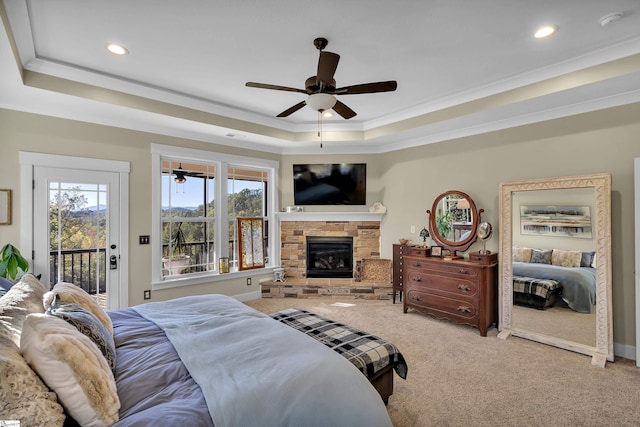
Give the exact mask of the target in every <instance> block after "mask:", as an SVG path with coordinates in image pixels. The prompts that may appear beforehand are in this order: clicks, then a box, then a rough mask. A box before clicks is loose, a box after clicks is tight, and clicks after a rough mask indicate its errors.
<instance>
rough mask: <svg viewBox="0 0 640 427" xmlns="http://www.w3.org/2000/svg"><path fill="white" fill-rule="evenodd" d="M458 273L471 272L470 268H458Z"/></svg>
mask: <svg viewBox="0 0 640 427" xmlns="http://www.w3.org/2000/svg"><path fill="white" fill-rule="evenodd" d="M458 273H460V274H469V270H467V269H466V268H461V269H459V270H458Z"/></svg>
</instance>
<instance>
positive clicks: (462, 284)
mask: <svg viewBox="0 0 640 427" xmlns="http://www.w3.org/2000/svg"><path fill="white" fill-rule="evenodd" d="M404 283H405V286H407V287H411V288H421V290H422V291H427V292H430V291H436V292H447V293H451V294H454V295H456V296H464V297H475V296H476V295H478V282H477V280H469V279H467V278H459V277H454V276H441V275H439V274H434V272H433V271H429V272H426V271H424V270H420V269H415V268H410V269H407V271H406V272H405V279H404Z"/></svg>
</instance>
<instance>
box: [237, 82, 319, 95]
mask: <svg viewBox="0 0 640 427" xmlns="http://www.w3.org/2000/svg"><path fill="white" fill-rule="evenodd" d="M245 86H247V87H255V88H258V89H271V90H284V91H287V92H299V93H307V91H306V90H304V89H296V88H294V87H287V86H278V85H269V84H265V83H256V82H247V83H245Z"/></svg>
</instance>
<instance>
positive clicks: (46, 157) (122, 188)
mask: <svg viewBox="0 0 640 427" xmlns="http://www.w3.org/2000/svg"><path fill="white" fill-rule="evenodd" d="M34 167H53V168H66V169H77V170H82V171H103V172H114V173H118V176H119V192H120V210H119V212H114V213H113V214H114V215H118V217H119V220H120V235H119V240H120V244H119V246H120V251H119V253H120V258H121V259H122V260H124V262H121V263H120V265H119V268H118V272H119V276H118V282H119V288H118V289H112V290H111V291H112V292H117V294H118V298H117V300H118V307H111V308H123V307H127V306H128V305H129V171H130V164H129V162H122V161H116V160H102V159H92V158H83V157H72V156H61V155H55V154H42V153H30V152H26V151H21V152H20V188H21V197H20V212H21V219H22V221H21V223H20V224H21V226H20V248H21V252H22V254H23V256H25V258H27V259H29V260H30V265H33V250H34V236H33V225H34V224H33V221H34V211H33V206H34V204H33V169H34Z"/></svg>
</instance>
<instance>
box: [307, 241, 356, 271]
mask: <svg viewBox="0 0 640 427" xmlns="http://www.w3.org/2000/svg"><path fill="white" fill-rule="evenodd" d="M307 277H323V278H352V277H353V237H351V236H345V237H341V236H307Z"/></svg>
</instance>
